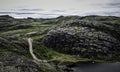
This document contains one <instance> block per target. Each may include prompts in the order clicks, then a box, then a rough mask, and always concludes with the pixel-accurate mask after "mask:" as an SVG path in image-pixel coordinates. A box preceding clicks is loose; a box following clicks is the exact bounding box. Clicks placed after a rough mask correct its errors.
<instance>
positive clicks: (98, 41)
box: [43, 19, 120, 59]
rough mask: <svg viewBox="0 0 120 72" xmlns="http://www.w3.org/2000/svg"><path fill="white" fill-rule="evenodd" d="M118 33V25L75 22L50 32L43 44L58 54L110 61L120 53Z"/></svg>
mask: <svg viewBox="0 0 120 72" xmlns="http://www.w3.org/2000/svg"><path fill="white" fill-rule="evenodd" d="M118 20H119V19H118ZM119 31H120V24H119V23H115V24H112V23H111V22H109V21H108V22H107V23H106V22H101V21H90V20H76V21H72V22H68V23H65V24H61V25H58V26H57V27H55V28H54V29H52V30H50V31H49V33H48V35H47V36H46V37H45V38H44V41H43V42H44V44H45V46H47V47H48V48H52V49H54V50H56V51H59V52H63V53H68V54H73V55H78V56H80V57H86V58H96V59H111V58H112V57H114V56H118V53H120V52H119V51H120V32H119ZM116 52H118V53H116Z"/></svg>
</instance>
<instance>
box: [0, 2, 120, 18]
mask: <svg viewBox="0 0 120 72" xmlns="http://www.w3.org/2000/svg"><path fill="white" fill-rule="evenodd" d="M6 14H8V15H11V16H13V17H16V18H19V17H34V18H35V17H44V18H46V17H57V16H59V15H65V16H66V15H79V16H86V15H106V16H109V15H112V16H120V0H0V15H6Z"/></svg>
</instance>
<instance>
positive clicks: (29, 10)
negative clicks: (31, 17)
mask: <svg viewBox="0 0 120 72" xmlns="http://www.w3.org/2000/svg"><path fill="white" fill-rule="evenodd" d="M19 11H44V9H19Z"/></svg>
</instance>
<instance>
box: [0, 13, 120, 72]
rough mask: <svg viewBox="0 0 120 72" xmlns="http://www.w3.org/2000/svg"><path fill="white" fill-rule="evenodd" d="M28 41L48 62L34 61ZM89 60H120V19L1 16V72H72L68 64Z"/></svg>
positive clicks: (39, 56) (107, 17)
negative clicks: (30, 41) (16, 17)
mask: <svg viewBox="0 0 120 72" xmlns="http://www.w3.org/2000/svg"><path fill="white" fill-rule="evenodd" d="M28 38H31V39H33V43H32V44H33V51H34V54H35V55H36V56H37V57H38V58H39V59H41V60H48V61H49V62H48V63H42V62H36V61H35V60H34V59H33V58H32V56H31V55H30V53H29V44H28V42H27V39H28ZM87 61H96V62H118V61H120V17H114V16H85V17H80V16H66V17H64V16H60V17H57V18H48V19H47V18H46V19H42V18H36V19H34V18H26V19H15V18H13V17H11V16H8V15H4V16H0V72H67V71H68V72H69V69H68V68H67V67H66V65H69V64H71V63H76V62H87Z"/></svg>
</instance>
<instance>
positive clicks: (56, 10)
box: [52, 9, 65, 12]
mask: <svg viewBox="0 0 120 72" xmlns="http://www.w3.org/2000/svg"><path fill="white" fill-rule="evenodd" d="M52 12H65V10H58V9H55V10H52Z"/></svg>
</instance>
